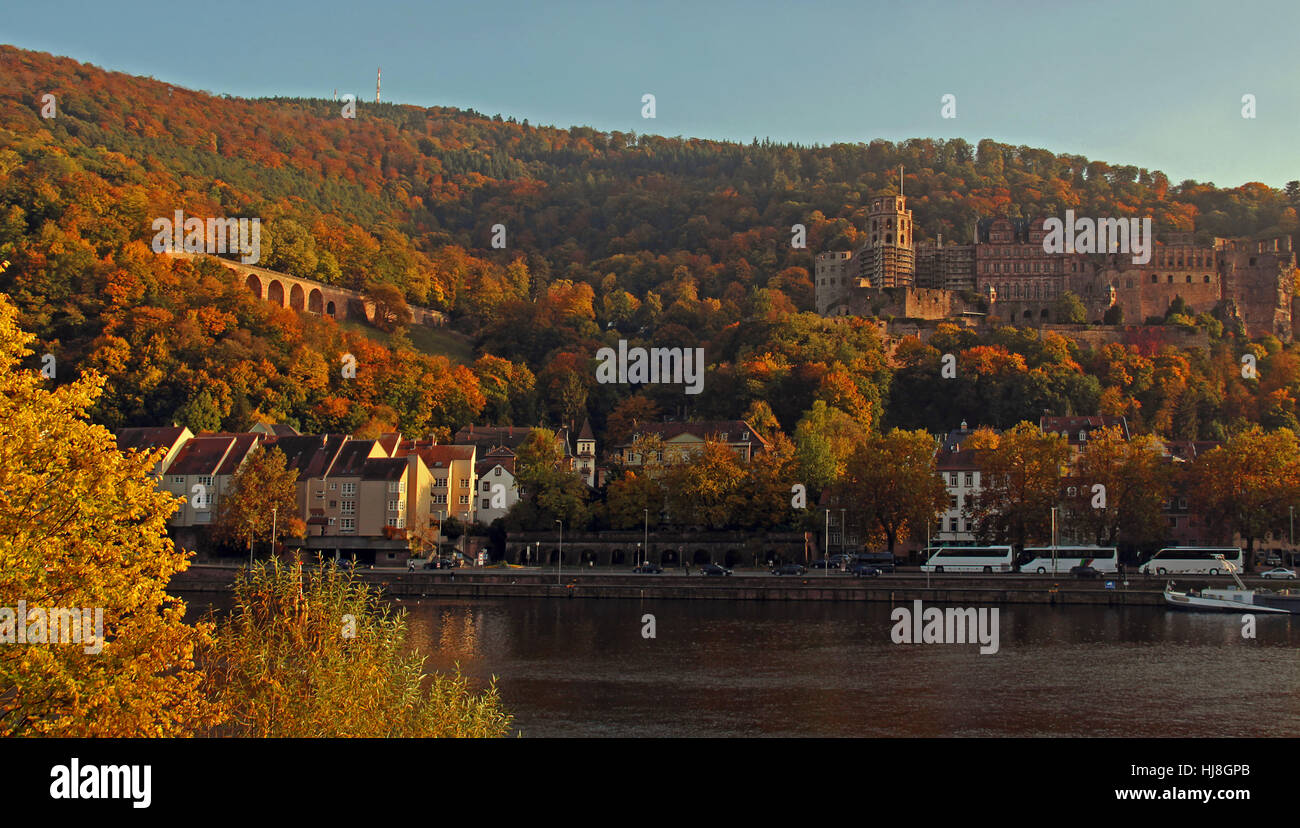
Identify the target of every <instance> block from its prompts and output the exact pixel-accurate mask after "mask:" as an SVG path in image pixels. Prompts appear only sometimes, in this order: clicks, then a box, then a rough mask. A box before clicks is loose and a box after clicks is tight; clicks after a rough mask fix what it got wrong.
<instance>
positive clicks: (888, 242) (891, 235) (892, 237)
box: [885, 233, 894, 244]
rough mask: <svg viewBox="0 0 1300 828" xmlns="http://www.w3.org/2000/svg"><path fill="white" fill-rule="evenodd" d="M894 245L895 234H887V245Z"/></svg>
mask: <svg viewBox="0 0 1300 828" xmlns="http://www.w3.org/2000/svg"><path fill="white" fill-rule="evenodd" d="M893 243H894V236H893V234H892V233H886V234H885V244H893Z"/></svg>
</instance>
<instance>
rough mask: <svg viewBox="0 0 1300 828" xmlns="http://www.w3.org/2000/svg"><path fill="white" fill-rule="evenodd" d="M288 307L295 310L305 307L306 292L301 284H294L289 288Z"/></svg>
mask: <svg viewBox="0 0 1300 828" xmlns="http://www.w3.org/2000/svg"><path fill="white" fill-rule="evenodd" d="M289 307H291V308H293V309H294V310H296V311H300V310H303V309H305V308H306V307H307V293H306V291H304V290H303V289H302V285H294V286H293V287H291V288H289Z"/></svg>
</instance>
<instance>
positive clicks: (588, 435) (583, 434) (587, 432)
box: [578, 418, 596, 440]
mask: <svg viewBox="0 0 1300 828" xmlns="http://www.w3.org/2000/svg"><path fill="white" fill-rule="evenodd" d="M578 439H579V440H595V439H596V435H595V434H593V433H592V431H591V419H590V418H588V419H586V420H583V421H582V430H581V431H579V432H578Z"/></svg>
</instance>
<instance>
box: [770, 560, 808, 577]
mask: <svg viewBox="0 0 1300 828" xmlns="http://www.w3.org/2000/svg"><path fill="white" fill-rule="evenodd" d="M807 571H808V570H807V569H805V568H804V567H803V565H802V564H797V563H788V564H781V565H780V566H778V567H773V569H772V574H773V575H802V574H804V573H805V572H807Z"/></svg>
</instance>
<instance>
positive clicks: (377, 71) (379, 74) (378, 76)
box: [375, 66, 384, 103]
mask: <svg viewBox="0 0 1300 828" xmlns="http://www.w3.org/2000/svg"><path fill="white" fill-rule="evenodd" d="M383 77H384V67H382V66H380V67H379V68H377V69H375V103H379V81H380V80H381V79H383Z"/></svg>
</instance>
